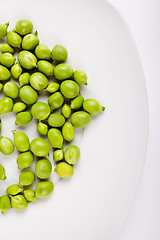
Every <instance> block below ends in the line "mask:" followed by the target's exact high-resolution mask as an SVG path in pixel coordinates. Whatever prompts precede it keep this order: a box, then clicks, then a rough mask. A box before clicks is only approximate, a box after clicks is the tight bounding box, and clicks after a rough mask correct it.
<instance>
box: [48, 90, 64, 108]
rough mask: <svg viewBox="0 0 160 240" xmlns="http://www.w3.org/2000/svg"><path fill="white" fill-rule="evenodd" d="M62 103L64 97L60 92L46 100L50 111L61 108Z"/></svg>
mask: <svg viewBox="0 0 160 240" xmlns="http://www.w3.org/2000/svg"><path fill="white" fill-rule="evenodd" d="M63 102H64V97H63V95H62V94H61V93H60V92H56V93H53V94H52V95H51V96H50V97H49V98H48V104H49V105H50V107H51V110H52V111H53V110H55V109H57V108H59V107H60V106H62V104H63Z"/></svg>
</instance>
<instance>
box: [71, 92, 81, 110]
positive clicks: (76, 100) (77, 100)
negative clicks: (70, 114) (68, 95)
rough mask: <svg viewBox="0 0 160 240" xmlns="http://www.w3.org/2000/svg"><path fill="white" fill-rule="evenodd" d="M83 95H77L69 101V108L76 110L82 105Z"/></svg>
mask: <svg viewBox="0 0 160 240" xmlns="http://www.w3.org/2000/svg"><path fill="white" fill-rule="evenodd" d="M83 102H84V97H83V96H81V95H79V96H77V97H76V98H74V99H73V100H72V101H71V105H70V108H71V109H75V110H78V109H80V108H81V107H82V106H83Z"/></svg>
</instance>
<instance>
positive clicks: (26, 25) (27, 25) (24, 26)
mask: <svg viewBox="0 0 160 240" xmlns="http://www.w3.org/2000/svg"><path fill="white" fill-rule="evenodd" d="M32 29H33V24H32V22H31V21H30V20H28V19H20V20H19V21H18V22H17V23H16V27H15V31H16V32H17V33H19V34H20V35H26V34H28V33H30V32H32Z"/></svg>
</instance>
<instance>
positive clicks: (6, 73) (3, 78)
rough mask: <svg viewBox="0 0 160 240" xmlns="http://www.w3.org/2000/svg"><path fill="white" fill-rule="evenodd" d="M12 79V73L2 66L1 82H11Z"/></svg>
mask: <svg viewBox="0 0 160 240" xmlns="http://www.w3.org/2000/svg"><path fill="white" fill-rule="evenodd" d="M10 77H11V74H10V71H9V70H8V69H7V68H6V67H4V66H0V81H6V80H9V79H10Z"/></svg>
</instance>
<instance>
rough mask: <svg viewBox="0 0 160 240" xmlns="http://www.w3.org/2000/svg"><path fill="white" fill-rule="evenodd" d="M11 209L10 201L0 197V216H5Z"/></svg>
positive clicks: (6, 197) (5, 196) (4, 196)
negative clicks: (0, 213) (0, 214)
mask: <svg viewBox="0 0 160 240" xmlns="http://www.w3.org/2000/svg"><path fill="white" fill-rule="evenodd" d="M10 208H11V201H10V198H9V197H8V196H7V195H2V196H1V197H0V210H1V212H2V214H5V213H6V212H7V211H8V210H9V209H10Z"/></svg>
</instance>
